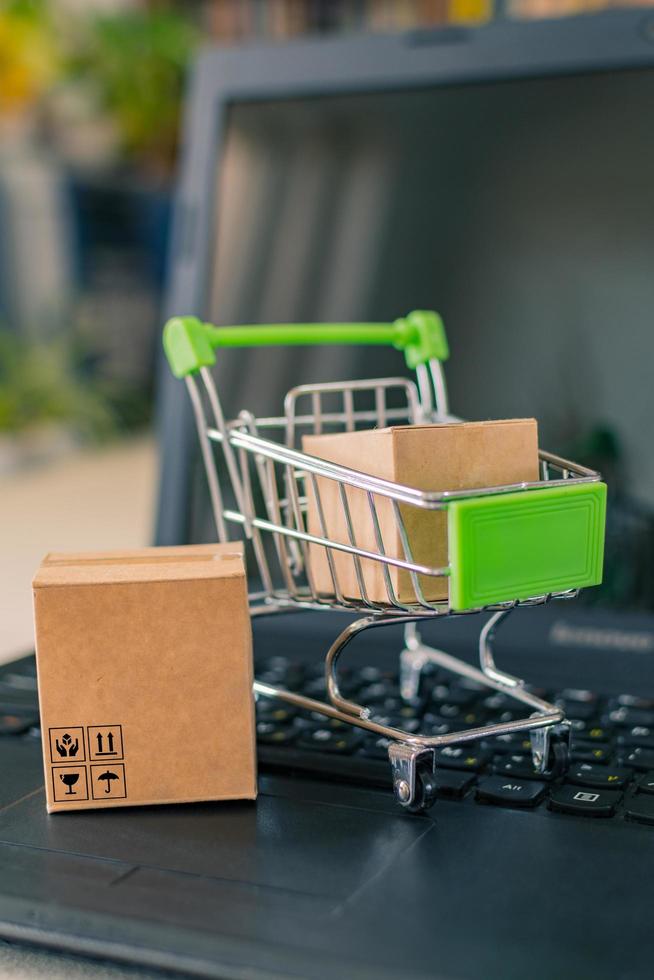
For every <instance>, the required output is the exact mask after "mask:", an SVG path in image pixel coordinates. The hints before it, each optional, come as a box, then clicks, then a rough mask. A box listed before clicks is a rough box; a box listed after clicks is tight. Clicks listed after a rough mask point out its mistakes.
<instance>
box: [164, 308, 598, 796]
mask: <svg viewBox="0 0 654 980" xmlns="http://www.w3.org/2000/svg"><path fill="white" fill-rule="evenodd" d="M306 344H311V345H315V344H377V345H380V344H387V345H392V346H394V347H395V348H397V349H399V350H402V351H403V352H404V355H405V358H406V362H407V365H408V367H409V368H410V369H412V371H415V377H416V379H415V381H413V380H407V379H406V378H402V377H397V378H383V379H376V380H372V381H349V382H344V383H327V384H312V385H302V386H300V387H297V388H293V389H292V390H291V391H289V393H288V394H287V396H286V399H285V402H284V414H283V415H282V416H280V417H273V418H255V417H254V416H253V415H252V414H250V413H249V412H245V411H244V412H241V414H240V415H239V416H238V418H236V419H235V420H233V421H229V422H227V421H225V418H224V416H223V411H222V407H221V404H220V399H219V397H218V392H217V390H216V386H215V383H214V379H213V376H212V373H211V371H210V368H211V366H212V365H214V364H215V350H216V349H217V348H227V347H259V346H267V345H306ZM164 347H165V350H166V354H167V356H168V360H169V362H170V366H171V368H172V371H173V373H174V374H175V375H176V376H177V377H178V378H183V379H184V380H185V382H186V385H187V387H188V391H189V394H190V397H191V403H192V406H193V411H194V414H195V420H196V423H197V429H198V434H199V438H200V448H201V452H202V456H203V459H204V464H205V467H206V473H207V478H208V485H209V494H210V498H211V504H212V509H213V513H214V516H215V521H216V528H217V533H218V537H219V539H220V540H221V541H226V540H228V539H229V530H228V528H230V529H231V528H233V529H234V530H235V531H236V532H237V533H238V535H241V536H244V537H245V538H246V540H247V541H248V542H250V543H251V546H252V550H253V553H254V560H255V563H256V566H257V571H258V579H259V582H260V588H259V589H258V591H256V592H253V593H251V594H250V611H251V614H252V616H261V615H267V614H270V613H277V612H284V611H301V610H310V609H313V610H315V609H325V610H339V611H347V612H351V613H360V614H362V617H361V618H358V619H357V620H356V621H354V622H352V623H351V624H350V625H348V626H347V627H346V628H345V629H344V630H343V631H342V632H341V633H340V635H339V636H338V637H337V638H336V639H335V641H334V643H333V644H332V646H331V648H330V650H329V651H328V652H327V655H326V662H325V675H326V686H327V692H328V697H329V703H326V702H322V701H317V700H315V699H313V698H309V697H305V696H303V695H300V694H297V693H294V692H292V691H287V690H284V689H281V688H278V687H274V686H272V685H270V684H265V683H262V682H259V681H255V693H256V696H257V697H267V698H279V699H281V700H282V701H285V702H288V703H290V704H291V705H294V706H295V707H297V708H300V709H304V710H306V711H311V712H319V713H320V714H322V715H324V716H327V717H328V718H331V719H338V720H339V721H341V722H347V723H349V724H352V725H356V726H358V727H359V728H361V729H365V730H366V731H368V732H372V733H374V734H376V735H377V736H379V737H383V738H386V739H388V755H389V759H390V763H391V771H392V779H393V788H394V793H395V797H396V799H397V801H398V802H399V803H400V804H401V805H402V806H403V807H405V808H406V809H408V810H410V811H417V810H422V809H426V808H427V807H429V806H431V804H432V803H433V802H434V798H435V795H436V779H435V750H436V749H443V748H445V747H446V746H450V745H452V744H454V743H465V742H470V741H473V740H475V739H479V738H488V737H490V736H499V735H506V734H509V733H513V732H529V733H530V737H531V745H532V756H533V762H534V767H535V770H536V771H537V772H539V773H543V774H546V773H550V774H557V773H559V772H562V771H565V768H566V767H567V764H568V742H569V725H568V723H567V722H566V720H565V716H564V712H563V711H562V709H561V708H559V707H557V706H555V705H552V704H548V703H547V702H546V701H544V700H542V698H540V697H537V696H536V695H535V694H534V693H533V692H532V691H530V690H529V689H528V688H527V687H525V685H524V684H523V682H522V681H521V680H519V679H517V678H515V677H512V676H510V675H509V674H506V673H504V672H503V671H501V670H499V669H498V668H497V667H496V666H495V662H494V659H493V651H492V641H493V636H494V633H495V630H496V628H497V626H498V624H499V623H500V621H501V620H503V619H504V618H505V617H506V616H507V615H508V614H509V613H510V611H511V610H512V609H514V608H515V607H516V606H519V605H525V606H526V605H529V606H531V605H538V604H541V603H546V602H549V601H550V600H553V599H570V598H573V597H574V596H576V595H577V594H578V592H579V590H580V589H581V588H583V587H585V586H590V585H596V584H598V583H599V582H600V581H601V577H602V562H603V545H604V524H605V512H606V486H605V485H604V484H603V483H601V482H600V476H599V474H598V473H595V472H594V471H592V470H589V469H586V468H585V467H583V466H579V465H577V464H575V463H571V462H569V461H567V460H565V459H561V458H559V457H558V456H554V455H552V454H551V453H546V452H543V451H540V452H539V457H540V474H539V475H540V477H541V479H540V480H538V481H536V482H531V483H520V484H514V485H510V486H496V487H487V488H484V489H475V490H456V491H445V492H423V491H419V490H416V489H414V488H412V487H408V486H403V485H401V484H398V483H392V482H389V481H387V480H383V479H379V478H376V477H373V476H370V475H367V474H365V473H361V472H358V471H357V470H354V469H348V468H346V467H344V466H340V465H337V464H335V463H331V462H328V461H326V460H323V459H320V458H318V457H315V456H311V455H308V454H307V453H304V452H302V451H300V449H299V448H298V446H300V445H301V438H302V436H303V435H306V434H320V433H326V432H335V431H339V430H340V431H353V430H355V429H363V428H367V429H370V428H373V427H384V426H387V425H389V424H417V423H428V422H444V421H458V420H457V419H454V417H453V416H450V415H449V411H448V406H447V393H446V387H445V379H444V375H443V369H442V363H443V361H445V360H446V359H447V357H448V347H447V340H446V336H445V331H444V329H443V324H442V322H441V320H440V317H438V315H437V314H435V313H431V312H427V311H416V312H413V313H411V314H409V315H408V316H407V317H406V318H403V319H400V320H396V321H395V322H394V323H388V324H386V323H361V324H359V323H353V324H344V323H343V324H311V325H303V324H292V325H280V324H277V325H273V326H253V327H220V328H218V327H214V326H211V325H209V324H205V323H202V322H200V321H199V320H198V319H196V318H194V317H175V318H173V319H172V320H170V321H169V322H168V323H167V324H166V327H165V330H164ZM328 484H333V485H335V487H336V488H337V497H336V499H337V501H338V503H339V506H340V514H339V520H340V527H341V528H345V529H346V533H345V534H342V533H341V534H338V533H336V532H335V531H334V528H333V527H331V526H330V522H329V515H328V514H327V512H326V510H325V508H324V507H323V504H322V496H323V495H324V491H325V487H326V486H327V485H328ZM353 492H356V493H359V495H364V499H365V501H366V506H367V511H368V514H369V517H370V521H371V522H372V527H373V528H374V532H375V542H376V547H375V548H374V549H370V548H363V547H361V546H360V544H358V543H357V530H358V528H357V526H356V525H357V522H356V521H355V520H354V519H353V517H352V512H351V504H350V500H351V495H352V493H353ZM389 502H390V505H389ZM310 505H311V506H312V507H313V511H314V517H315V514H316V513H317V516H318V526H317V527H316V526H315V519H314V521H313V523H310V521H309V511H310V509H311V507H310ZM389 507H390V513H391V514H392V520H393V522H394V529H395V531H396V532H397V533H396V534H394V535H393V540H392V541H390V540H388V534H387V535H386V539H385V538H384V535H383V532H382V521H380V516H379V515H380V510H381V508H383V509H384V513H385V514H387V513H388V511H389ZM414 508H420V509H422V510H428V511H444V512H446V520H447V531H448V563H447V565H446V566H443V567H431V566H429V565H426V564H424V563H423V562H418V561H416V559H415V556H414V554H413V552H412V545H411V540H410V536H409V534H408V533H407V525H408V523H409V521H408V519H407V517H408V515H409V513H410V512H411V511H412V510H413V509H414ZM386 527H387V528H388V526H387V525H386ZM318 552H319V553H320V554H321V556H322V557H323V564H324V558H325V557H326V560H327V566H328V570H329V582H330V583H331V584H330V586H329V589H328V590H327V591H324V590H323V591H318V589H317V587H316V577H315V575H314V574H313V571H312V564H313V563H314V561H315V560H316V555H317V553H318ZM337 553H340V554H339V560H338V561H336V560H335V557H336V555H337ZM343 554H344V555H346V556H349V557H348V558H347V561H350V560H351V562H352V568H353V572H354V575H355V576H356V581H357V583H358V589H357V590H356V591H357V596H356V597H354V598H353V597H352V596H351V595H348V594H347V593H346V592H345V591H344V589H343V587H342V582H341V574H340V571H341V570H342V561H343V558H342V557H341V556H342V555H343ZM364 562H366V563H370V562H374V563H378V564H379V566H381V571H382V581H383V582H384V585H385V590H384V591H385V595H384V600H383V601H379V598H378V596H376V597H375V598H374V599H373V598H372V597H371V596H370V594H369V591H368V590H367V588H366V577H365V574H364V572H363V563H364ZM393 568H395V569H403V570H404V571H405V573H406V574H407V575H408V580H409V581H410V583H411V587H412V593H413V594H412V596H411V600H410V601H406V596H405V595H404V594H403V597H402V599H400V598H399V597H398V590H397V588H396V587H395V585H394V580H393V576H392V575H391V571H392V569H393ZM430 578H441V579H443V578H445V579H447V598H445V599H442V600H439V601H430V600H429V599H428V598H426V595H425V593H426V592H427V593H428V594H431V593H429V592H428V590H426V589H425V588H424V583H425V581H429V580H430ZM323 587H324V582H323ZM483 611H490V612H491V613H492V615H491V616H490V617H489V618H488V619H487V621H486V622H485V625H484V626H483V628H482V630H481V634H480V641H479V657H480V669H477V668H474V667H472V666H470V665H469V664H467V663H465V662H463V661H461V660H458V659H455V658H454V657H452V656H450V655H448V654H447V653H445V652H443V651H441V650H437V649H434V648H432V647H428V646H426V645H425V644H424V643H423V642H422V640H421V638H420V635H419V633H418V631H417V628H416V624H417V623H419V622H421V621H423V620H428V619H431V618H433V617H435V616H444V615H450V616H451V615H462V614H470V613H476V612H483ZM398 623H400V624H403V625H404V628H405V649H404V650H403V651H402V653H401V655H400V683H401V692H402V696H403V697H405V698H411V697H413V696H414V695H416V694H417V691H418V685H419V683H420V674H421V671H422V669H423V668H424V667H425V666H426V665H427V664H429V663H433V664H437V665H439V666H440V667H442V668H445V669H447V670H449V671H452V672H454V673H455V674H458V675H461V676H463V677H465V678H468V679H470V680H472V681H473V682H476V683H479V684H482V685H484V686H486V687H489V688H491V689H493V690H495V691H501V692H503V693H504V694H506V695H508V696H509V697H511V698H514V699H515V700H516V701H518V702H520V703H521V704H523V705H525V706H526V708H527V709H528V713H527V714H526V717H524V718H520V719H518V720H511V721H503V722H499V723H497V724H489V725H486V726H485V727H476V728H471V729H468V730H466V731H459V732H450V733H447V734H437V735H430V734H424V735H423V734H416V733H411V732H407V731H402V730H400V729H396V728H391V727H389V726H388V725H386V724H383V723H382V721H381V720H379V719H376V718H375V716H374V714H373V712H372V710H371V709H370V708H369V707H367V706H365V705H359V704H356V703H354V702H353V701H351V700H348V699H347V698H346V697H344V696H343V695H342V693H341V690H340V688H339V681H338V672H337V664H338V660H339V657H340V656H341V654H342V652H343V650H344V649H345V647H346V646H347V645H348V644H349V643H350V642H351V641H352V640H353V639H354V638H355V637H356V636H357V635H358V634H360V633H361V632H363V631H364V630H369V629H375V628H379V627H382V626H387V625H392V624H398Z"/></svg>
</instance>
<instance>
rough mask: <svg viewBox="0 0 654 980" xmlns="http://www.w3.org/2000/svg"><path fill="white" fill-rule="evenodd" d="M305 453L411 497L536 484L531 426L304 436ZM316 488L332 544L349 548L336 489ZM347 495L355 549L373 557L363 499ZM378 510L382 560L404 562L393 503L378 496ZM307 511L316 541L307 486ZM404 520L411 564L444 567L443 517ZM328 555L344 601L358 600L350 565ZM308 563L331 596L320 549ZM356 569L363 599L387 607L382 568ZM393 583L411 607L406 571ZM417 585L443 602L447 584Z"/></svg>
mask: <svg viewBox="0 0 654 980" xmlns="http://www.w3.org/2000/svg"><path fill="white" fill-rule="evenodd" d="M302 448H303V450H304V452H306V453H309V454H310V455H312V456H319V457H321V458H322V459H326V460H329V461H330V462H333V463H340V464H342V465H343V466H347V467H350V468H351V469H355V470H359V471H361V472H363V473H368V474H370V475H372V476H377V477H381V478H383V479H386V480H392V481H393V482H395V483H401V484H404V485H406V486H409V487H413V488H415V489H416V490H433V491H438V490H463V489H474V488H478V487H492V486H501V485H503V484H508V483H521V482H522V481H531V480H537V479H538V427H537V424H536V420H535V419H509V420H505V421H490V422H458V423H451V424H443V425H412V426H392V427H390V428H387V429H373V430H368V431H359V432H344V433H334V434H331V435H319V436H305V437H304V439H303V440H302ZM318 486H319V490H320V495H321V501H322V505H323V511H324V515H325V522H326V525H327V531H328V535H329V537H330V538H331V539H332V540H335V541H338V542H339V543H343V544H349V543H350V541H349V538H348V534H347V527H346V524H345V518H344V515H343V508H342V505H341V501H340V497H339V493H338V486H337V484H336V483H335V482H334V481H332V480H326V479H319V480H318ZM346 492H347V499H348V503H349V505H350V511H351V514H352V522H353V525H354V529H355V535H356V543H357V545H358V546H359V547H361V548H364V549H366V550H368V551H374V552H378V551H379V547H378V545H377V539H376V536H375V530H374V526H373V522H372V518H371V515H370V509H369V505H368V500H367V497H366V494H365V492H364V491H362V490H357V489H355V488H352V487H349V488H347V491H346ZM375 504H376V506H377V512H378V515H379V522H380V526H381V531H382V538H383V541H384V548H385V551H386V553H387V555H389V556H392V557H397V558H403V557H404V553H403V550H402V544H401V541H400V538H399V534H398V533H397V528H396V523H395V519H394V516H393V509H392V508H393V505H392V502H391V501H390V500H389V499H388V498H384V497H382V496H379V495H376V496H375ZM308 508H309V510H308V514H309V530H310V532H311V533H312V534H316V535H321V530H320V521H319V519H318V514H317V511H316V506H315V500H314V497H313V494H312V492H311V487H310V486H309V490H308ZM401 513H402V517H403V519H404V522H405V526H406V530H407V535H408V538H409V544H410V546H411V550H412V552H413V557H414V560H415V561H416V562H417V563H419V564H423V565H429V566H430V567H442V566H445V565H447V563H448V551H447V514H446V512H445V511H440V512H439V511H431V512H430V511H425V510H420V509H419V508H417V507H410V506H407V505H402V506H401ZM332 554H333V556H334V562H335V566H336V573H337V575H338V578H339V584H340V585H341V588H342V590H343V593H344V595H345V596H346V597H348V598H354V599H357V598H360V597H361V590H360V589H359V586H358V582H357V578H356V571H355V567H354V562H353V560H352V557H351V556H350V555H347V554H345V553H343V552H338V551H333V552H332ZM310 555H311V568H312V572H313V577H314V583H315V585H316V588H317V589H318V591H319V592H322V593H327V594H329V593H333V583H332V578H331V574H330V571H329V565H328V562H327V557H326V552H325V549H324V548H322V547H320V546H319V545H312V546H311V550H310ZM361 567H362V572H363V577H364V583H365V587H366V590H367V592H368V597H369V598H370V599H372V600H373V601H375V602H388V593H387V589H386V584H385V581H384V572H383V567H382V565H381V563H380V562H373V561H371V560H366V559H362V560H361ZM391 581H392V585H393V588H394V589H395V591H396V593H397V596H398V598H399V600H400V601H402V602H414V601H415V593H414V589H413V586H412V584H411V579H410V575H409V573H408V572H407V571H405V570H403V569H397V568H392V567H391ZM419 581H420V585H421V588H422V590H423V592H424V595H425V598H426V599H429V600H430V601H434V600H439V599H445V598H447V594H448V584H447V579H446V578H440V579H439V578H433V577H429V576H424V575H423V576H420V577H419Z"/></svg>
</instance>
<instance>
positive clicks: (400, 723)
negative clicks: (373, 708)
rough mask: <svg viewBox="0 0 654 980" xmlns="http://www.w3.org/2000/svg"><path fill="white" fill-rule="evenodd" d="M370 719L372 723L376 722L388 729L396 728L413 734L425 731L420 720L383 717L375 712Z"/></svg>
mask: <svg viewBox="0 0 654 980" xmlns="http://www.w3.org/2000/svg"><path fill="white" fill-rule="evenodd" d="M370 718H371V721H376V722H377V724H378V725H385V726H386V728H396V729H398V730H399V731H405V732H411V733H412V734H415V733H416V732H421V731H423V725H422V722H421V721H420V719H419V718H403V717H402V716H401V715H382V714H377V712H374V713H373V714H372V715H371V716H370Z"/></svg>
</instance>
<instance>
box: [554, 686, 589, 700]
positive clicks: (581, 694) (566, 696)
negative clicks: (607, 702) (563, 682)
mask: <svg viewBox="0 0 654 980" xmlns="http://www.w3.org/2000/svg"><path fill="white" fill-rule="evenodd" d="M560 697H561V699H562V700H563V701H572V702H574V703H575V704H589V703H595V702H596V701H597V695H596V694H593V692H592V691H584V690H580V689H579V688H577V687H566V688H564V689H563V690H562V691H561V694H560Z"/></svg>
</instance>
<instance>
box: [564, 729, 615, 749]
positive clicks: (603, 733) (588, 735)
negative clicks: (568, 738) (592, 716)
mask: <svg viewBox="0 0 654 980" xmlns="http://www.w3.org/2000/svg"><path fill="white" fill-rule="evenodd" d="M610 736H611V733H610V732H609V730H608V729H606V728H603V727H602V726H601V725H597V724H594V725H588V726H587V727H585V728H583V729H579V728H576V729H575V728H573V729H572V740H573V741H575V739H576V740H577V741H582V742H594V743H595V744H597V745H606V744H607V743H608V741H609V738H610Z"/></svg>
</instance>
